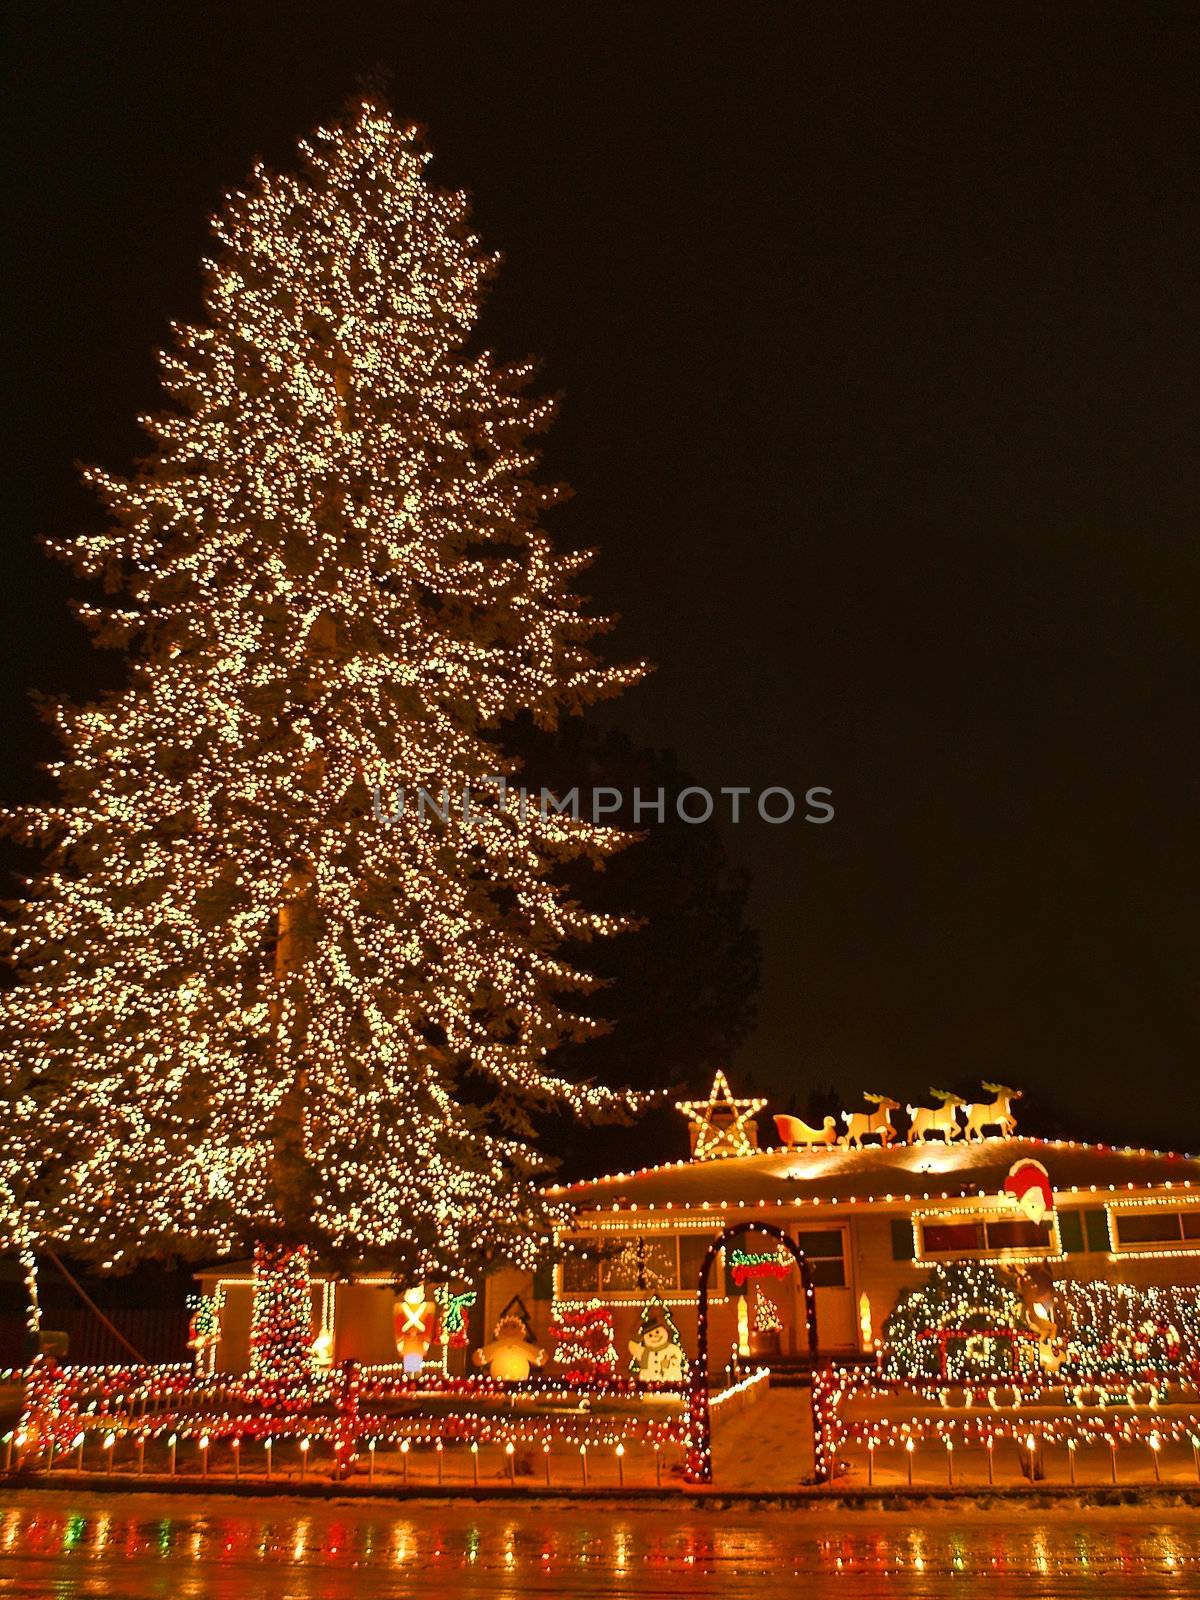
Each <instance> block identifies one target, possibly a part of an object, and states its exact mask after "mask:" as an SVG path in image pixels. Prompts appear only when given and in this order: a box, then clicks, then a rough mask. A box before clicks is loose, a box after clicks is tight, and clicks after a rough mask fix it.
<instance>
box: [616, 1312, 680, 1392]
mask: <svg viewBox="0 0 1200 1600" xmlns="http://www.w3.org/2000/svg"><path fill="white" fill-rule="evenodd" d="M629 1356H630V1361H629V1370H630V1372H632V1373H633V1375H634V1377H635V1378H640V1379H641V1380H642V1382H643V1383H683V1382H684V1381H685V1379H686V1378H687V1375H688V1361H687V1357H686V1356H685V1355H684V1353H683V1341H682V1340H681V1339H680V1337H679V1329H678V1328H677V1327H676V1326H675V1323H674V1321H673V1320H672V1317H671V1313H670V1312H669V1311H668V1310H667V1308H666V1306H665V1305H663V1303H662V1301H661V1300H660V1299H659V1298H658V1297H657V1295H656V1296H655V1297H654V1299H653V1300H651V1301H650V1302H649V1304H647V1305H646V1306H645V1307H644V1308H643V1310H642V1317H641V1324H640V1326H639V1328H638V1331H637V1337H636V1338H634V1339H631V1340H630V1341H629Z"/></svg>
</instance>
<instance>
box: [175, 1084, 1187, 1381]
mask: <svg viewBox="0 0 1200 1600" xmlns="http://www.w3.org/2000/svg"><path fill="white" fill-rule="evenodd" d="M879 1103H880V1104H881V1105H883V1107H884V1109H883V1110H882V1112H873V1113H856V1114H855V1115H854V1116H853V1117H847V1118H845V1119H844V1120H845V1122H846V1124H847V1134H844V1135H843V1136H842V1142H833V1140H835V1139H836V1137H837V1136H836V1133H835V1131H834V1129H833V1128H832V1126H831V1125H830V1126H827V1127H826V1128H825V1129H823V1130H819V1129H808V1130H806V1132H807V1133H808V1134H810V1135H812V1136H813V1139H814V1141H816V1142H813V1143H812V1144H810V1145H808V1146H807V1147H804V1148H787V1147H783V1148H780V1147H776V1148H766V1149H763V1148H759V1147H758V1139H759V1128H758V1124H757V1122H756V1121H755V1116H756V1114H757V1112H758V1111H760V1110H761V1108H762V1105H763V1102H762V1101H757V1100H734V1099H733V1097H732V1095H731V1094H730V1092H729V1087H728V1084H727V1083H726V1082H725V1079H724V1076H723V1075H721V1074H719V1075H718V1080H717V1083H716V1084H715V1085H714V1089H713V1094H712V1095H711V1096H710V1097H709V1099H708V1100H707V1101H695V1102H683V1103H682V1104H681V1107H680V1109H681V1110H683V1111H684V1113H685V1115H686V1116H687V1117H688V1119H689V1123H690V1126H691V1142H692V1155H691V1158H690V1159H687V1160H680V1161H676V1162H669V1163H666V1164H663V1165H660V1166H655V1167H650V1168H645V1169H643V1170H641V1171H638V1172H622V1173H614V1174H611V1175H609V1176H607V1177H602V1178H596V1179H594V1180H591V1181H587V1182H581V1183H574V1184H569V1185H558V1186H554V1187H553V1188H552V1189H551V1190H550V1191H549V1194H550V1196H551V1198H553V1199H554V1200H556V1201H558V1202H560V1203H561V1204H563V1205H564V1206H566V1207H568V1208H569V1209H570V1213H571V1221H570V1224H569V1225H568V1226H566V1227H564V1228H563V1229H562V1230H561V1231H560V1232H559V1234H558V1236H557V1237H556V1240H555V1249H554V1252H553V1261H552V1263H551V1264H548V1265H547V1266H546V1267H545V1268H544V1269H543V1270H542V1271H541V1272H539V1273H537V1274H529V1273H522V1272H518V1271H515V1270H510V1269H504V1270H501V1271H499V1272H496V1273H494V1274H493V1275H491V1276H489V1277H488V1278H486V1279H485V1280H484V1281H483V1282H482V1283H481V1284H479V1285H477V1286H476V1289H477V1291H478V1294H477V1301H476V1304H475V1305H474V1306H473V1307H472V1308H471V1310H470V1312H469V1316H470V1319H471V1327H470V1341H469V1342H472V1343H473V1342H474V1341H475V1340H476V1339H478V1340H480V1341H482V1340H483V1339H485V1338H488V1337H490V1335H491V1330H492V1329H493V1327H494V1326H495V1324H496V1322H497V1321H498V1320H499V1317H500V1313H501V1311H502V1310H503V1309H504V1308H505V1306H506V1305H507V1304H508V1303H510V1302H511V1301H512V1300H513V1298H514V1297H516V1298H517V1299H519V1301H520V1304H521V1306H522V1309H523V1310H524V1311H526V1312H527V1314H528V1318H529V1322H530V1326H531V1330H532V1332H533V1334H534V1337H535V1339H536V1340H537V1341H538V1342H540V1343H542V1344H546V1345H548V1346H550V1347H551V1348H552V1345H553V1327H554V1324H555V1321H556V1318H558V1317H559V1316H561V1314H562V1313H563V1312H564V1311H567V1310H575V1311H579V1310H582V1309H584V1308H586V1307H588V1306H592V1305H599V1306H600V1307H602V1308H605V1309H606V1310H607V1311H608V1312H609V1313H610V1314H611V1319H612V1324H613V1332H614V1342H615V1346H616V1350H617V1352H618V1353H621V1352H624V1351H625V1349H626V1348H627V1345H628V1343H629V1341H630V1340H631V1339H632V1338H633V1336H634V1334H635V1332H636V1330H637V1328H638V1325H639V1321H640V1318H641V1314H642V1310H643V1308H644V1307H645V1305H646V1303H647V1301H648V1300H649V1299H650V1297H651V1296H657V1297H658V1298H659V1299H660V1300H661V1301H662V1302H663V1303H664V1305H665V1306H666V1308H667V1310H668V1311H669V1313H670V1315H671V1317H672V1318H673V1320H674V1322H675V1324H676V1326H677V1327H678V1329H679V1332H680V1335H681V1336H682V1339H683V1344H684V1347H685V1349H686V1350H688V1351H692V1350H694V1349H695V1347H696V1331H697V1314H698V1300H699V1291H698V1275H699V1271H700V1266H701V1263H702V1261H703V1259H704V1256H705V1253H706V1252H707V1250H708V1248H709V1246H710V1244H712V1242H713V1241H714V1240H715V1239H716V1238H717V1237H718V1236H719V1235H720V1234H722V1233H723V1232H724V1231H725V1230H727V1229H730V1228H734V1227H739V1228H745V1229H746V1230H747V1232H746V1233H745V1235H744V1236H743V1237H742V1238H740V1239H737V1240H730V1241H729V1245H728V1248H727V1249H725V1250H724V1251H723V1252H722V1253H721V1256H720V1257H719V1258H718V1260H717V1265H716V1270H715V1271H714V1272H713V1273H712V1275H711V1283H710V1299H709V1351H710V1364H712V1365H713V1366H716V1367H721V1366H723V1365H724V1364H725V1363H726V1361H727V1360H728V1359H729V1355H730V1352H731V1350H732V1349H734V1348H737V1347H740V1348H741V1349H742V1350H743V1351H745V1350H746V1349H747V1348H748V1340H749V1342H750V1343H752V1344H754V1345H755V1347H756V1348H762V1347H763V1342H762V1338H761V1337H757V1336H756V1335H757V1334H759V1333H760V1332H761V1330H763V1329H767V1330H769V1333H768V1335H767V1337H768V1338H769V1344H768V1345H767V1346H766V1348H770V1349H772V1350H773V1349H775V1348H777V1349H778V1350H779V1353H780V1354H781V1355H783V1356H787V1355H789V1354H790V1355H794V1356H796V1357H803V1356H806V1355H807V1354H809V1350H808V1339H807V1323H806V1316H805V1309H806V1308H805V1300H804V1292H803V1287H802V1284H801V1282H800V1278H799V1274H798V1273H797V1272H796V1271H794V1270H791V1268H790V1265H789V1259H787V1258H785V1256H783V1255H781V1254H780V1245H779V1241H778V1239H777V1238H775V1237H774V1236H772V1235H770V1234H767V1233H758V1234H756V1233H755V1231H754V1230H755V1227H756V1225H759V1224H762V1225H767V1226H770V1227H772V1228H775V1229H778V1230H781V1231H782V1232H783V1233H784V1234H786V1236H787V1237H788V1238H789V1239H790V1240H791V1241H793V1243H794V1244H795V1245H796V1246H798V1248H799V1249H800V1250H801V1251H802V1252H803V1254H804V1256H805V1258H806V1260H807V1262H808V1264H809V1269H810V1272H811V1278H812V1284H813V1297H814V1303H815V1311H816V1328H817V1341H818V1347H819V1349H820V1351H821V1352H822V1353H825V1354H831V1355H838V1356H847V1355H851V1354H853V1353H855V1352H864V1351H868V1350H871V1349H872V1348H873V1346H874V1340H875V1338H876V1337H877V1336H878V1334H879V1332H880V1330H881V1328H882V1326H883V1323H884V1321H885V1319H886V1318H887V1316H888V1314H889V1313H890V1311H891V1310H892V1308H893V1306H894V1305H895V1304H896V1301H897V1299H898V1298H899V1296H900V1295H901V1293H902V1292H903V1291H904V1290H905V1289H907V1288H909V1287H911V1286H913V1285H918V1284H920V1283H921V1282H922V1279H923V1275H925V1274H927V1272H928V1269H929V1267H930V1266H931V1265H932V1264H933V1263H935V1262H955V1261H976V1262H989V1263H996V1264H1001V1265H1003V1264H1020V1265H1021V1266H1023V1267H1025V1268H1029V1267H1031V1266H1034V1265H1039V1266H1041V1267H1042V1268H1043V1269H1045V1270H1046V1271H1048V1273H1049V1274H1050V1276H1051V1277H1052V1278H1054V1279H1062V1278H1071V1279H1095V1278H1103V1279H1106V1280H1108V1281H1110V1282H1116V1283H1129V1284H1137V1285H1152V1284H1176V1285H1189V1286H1200V1159H1198V1158H1197V1157H1194V1156H1185V1155H1176V1154H1171V1153H1164V1152H1160V1151H1151V1150H1133V1149H1124V1148H1115V1147H1112V1146H1109V1145H1100V1144H1085V1143H1080V1142H1077V1141H1074V1140H1054V1139H1038V1138H1032V1137H1026V1136H1024V1135H1012V1136H1008V1137H1005V1136H1001V1135H994V1136H991V1137H986V1136H981V1135H980V1130H979V1129H978V1128H977V1129H976V1130H975V1132H976V1134H977V1136H976V1137H973V1138H970V1139H968V1138H967V1136H966V1131H965V1129H964V1128H963V1127H962V1126H961V1125H957V1124H956V1126H957V1133H956V1135H955V1136H952V1137H951V1138H950V1139H949V1140H948V1141H947V1140H946V1139H945V1137H944V1135H945V1132H946V1129H947V1127H948V1122H955V1118H954V1114H953V1111H952V1110H951V1111H950V1113H949V1118H948V1120H947V1114H946V1113H945V1112H944V1111H937V1112H935V1113H931V1116H932V1117H933V1119H934V1120H933V1122H932V1123H929V1124H928V1127H927V1131H926V1132H925V1133H924V1135H923V1136H922V1137H921V1138H919V1139H917V1141H916V1142H913V1143H911V1144H910V1143H902V1142H900V1140H899V1138H898V1137H896V1136H895V1130H894V1129H892V1128H891V1124H890V1123H888V1121H887V1119H888V1116H889V1110H888V1108H891V1109H898V1108H897V1107H896V1103H895V1102H891V1101H884V1100H883V1099H882V1097H880V1100H879ZM881 1117H882V1119H883V1122H884V1123H885V1124H887V1128H888V1129H890V1133H885V1132H883V1131H881V1129H880V1128H879V1127H876V1128H875V1129H874V1130H873V1131H872V1130H870V1129H867V1128H866V1127H865V1126H864V1124H865V1123H866V1122H867V1121H871V1120H873V1121H875V1122H877V1123H878V1122H879V1119H880V1118H881ZM779 1120H780V1123H781V1124H784V1125H786V1123H787V1121H788V1119H779ZM976 1120H977V1121H978V1119H976ZM765 1121H766V1119H764V1122H765ZM926 1122H927V1123H928V1119H926ZM801 1126H803V1125H801ZM939 1129H940V1130H941V1131H940V1132H939ZM681 1131H682V1130H681ZM930 1134H932V1135H933V1136H932V1137H930ZM847 1135H849V1136H850V1137H852V1138H855V1143H854V1145H850V1144H848V1143H847V1142H845V1141H846V1138H847ZM856 1135H857V1137H856ZM884 1137H887V1138H888V1142H887V1143H875V1142H867V1141H869V1140H873V1139H876V1138H884ZM1029 1163H1036V1164H1037V1169H1039V1171H1040V1170H1041V1169H1044V1179H1041V1178H1039V1183H1040V1185H1041V1187H1042V1189H1043V1190H1044V1192H1045V1202H1046V1203H1045V1207H1044V1214H1039V1213H1040V1212H1041V1208H1040V1207H1037V1206H1034V1207H1029V1208H1025V1209H1023V1208H1022V1205H1021V1203H1020V1201H1019V1200H1018V1199H1017V1198H1015V1196H1014V1194H1013V1193H1011V1192H1007V1191H1006V1184H1010V1182H1011V1179H1010V1175H1011V1174H1012V1173H1013V1172H1014V1169H1022V1168H1024V1167H1027V1165H1028V1164H1029ZM735 1251H737V1252H739V1254H738V1255H737V1256H735V1255H734V1252H735ZM735 1267H736V1268H738V1269H739V1270H738V1271H736V1272H735V1271H734V1270H733V1269H734V1268H735ZM747 1268H748V1269H749V1270H747ZM203 1278H204V1282H203V1287H204V1289H205V1291H206V1293H208V1294H209V1295H213V1294H216V1293H218V1292H219V1293H220V1295H221V1297H222V1301H223V1310H222V1333H221V1344H220V1346H219V1347H216V1348H214V1350H213V1352H212V1356H211V1359H212V1361H213V1362H214V1363H215V1365H216V1366H217V1367H218V1368H220V1369H222V1370H232V1371H238V1370H242V1369H243V1368H244V1366H245V1365H246V1363H247V1360H248V1349H249V1322H250V1303H251V1294H252V1278H251V1276H250V1274H249V1271H248V1270H244V1271H241V1272H239V1271H237V1270H236V1269H224V1270H223V1271H220V1272H218V1271H212V1272H209V1273H206V1274H204V1275H203ZM739 1278H740V1279H741V1280H742V1281H741V1282H740V1283H739V1282H738V1281H736V1280H737V1279H739ZM747 1286H748V1287H747ZM403 1287H404V1285H402V1284H398V1283H395V1282H394V1281H393V1280H390V1279H388V1278H387V1276H386V1275H384V1274H373V1275H371V1276H370V1277H364V1278H360V1279H357V1280H355V1281H354V1282H337V1281H335V1280H334V1279H333V1278H332V1277H330V1276H327V1275H321V1274H314V1278H313V1328H314V1339H315V1338H316V1337H317V1336H318V1334H322V1333H323V1334H324V1335H325V1339H324V1349H325V1351H326V1353H327V1355H328V1356H329V1357H330V1358H331V1359H333V1360H344V1359H347V1358H352V1359H356V1360H360V1361H363V1362H368V1363H386V1362H394V1361H395V1360H396V1359H397V1357H396V1350H395V1344H394V1341H393V1338H392V1326H393V1322H392V1319H393V1307H394V1301H395V1296H396V1293H397V1291H398V1290H399V1289H402V1288H403ZM743 1289H745V1290H746V1292H744V1293H743V1292H741V1291H742V1290H743ZM443 1292H444V1291H443ZM752 1308H753V1309H752ZM431 1358H433V1359H435V1360H437V1361H438V1364H439V1365H441V1366H442V1367H443V1368H445V1367H446V1366H447V1365H448V1366H449V1368H450V1370H463V1366H464V1363H465V1359H466V1358H465V1356H464V1355H463V1354H462V1353H461V1351H456V1352H451V1353H450V1355H449V1357H448V1356H447V1352H446V1351H445V1349H444V1348H442V1347H440V1346H437V1345H435V1346H434V1347H433V1349H432V1350H431ZM623 1369H624V1363H623V1361H622V1362H621V1367H620V1370H623Z"/></svg>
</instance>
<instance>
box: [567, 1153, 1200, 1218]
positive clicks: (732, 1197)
mask: <svg viewBox="0 0 1200 1600" xmlns="http://www.w3.org/2000/svg"><path fill="white" fill-rule="evenodd" d="M1023 1157H1031V1158H1032V1159H1033V1160H1035V1161H1040V1162H1041V1163H1042V1165H1043V1166H1044V1167H1045V1168H1046V1169H1047V1171H1048V1172H1049V1174H1050V1181H1051V1184H1052V1185H1053V1187H1054V1189H1055V1191H1056V1193H1059V1194H1068V1193H1070V1192H1072V1191H1079V1192H1080V1193H1082V1194H1087V1193H1090V1192H1092V1191H1093V1190H1095V1191H1096V1192H1097V1194H1103V1195H1104V1196H1105V1197H1106V1198H1107V1197H1108V1196H1109V1195H1110V1193H1113V1194H1115V1192H1116V1191H1119V1190H1123V1189H1132V1190H1135V1191H1142V1190H1146V1189H1159V1188H1171V1189H1176V1190H1184V1191H1188V1190H1192V1191H1195V1193H1196V1195H1197V1197H1198V1198H1200V1158H1197V1157H1195V1156H1185V1155H1175V1154H1173V1153H1169V1152H1163V1151H1158V1150H1131V1149H1125V1148H1115V1147H1113V1146H1111V1145H1102V1144H1081V1143H1078V1142H1077V1141H1075V1140H1065V1139H1028V1138H1025V1139H1022V1138H1016V1139H1000V1138H994V1139H984V1140H982V1141H974V1142H972V1143H971V1144H967V1143H966V1142H965V1141H963V1142H959V1143H955V1144H949V1145H947V1144H941V1143H936V1144H935V1143H929V1144H914V1145H905V1144H894V1145H891V1146H890V1147H888V1148H886V1149H885V1148H883V1147H882V1146H879V1145H868V1146H866V1148H865V1149H862V1150H847V1149H845V1148H843V1147H841V1146H835V1147H832V1148H831V1147H829V1146H818V1147H817V1148H816V1149H812V1150H803V1149H801V1150H767V1151H756V1152H755V1153H754V1154H752V1155H746V1156H727V1157H724V1158H722V1159H719V1160H711V1161H676V1162H671V1163H669V1164H667V1165H664V1166H657V1167H647V1168H643V1169H642V1170H641V1171H640V1172H618V1173H613V1174H611V1175H610V1176H608V1177H604V1178H595V1179H592V1180H590V1181H587V1182H582V1183H572V1184H563V1185H555V1186H554V1187H553V1188H551V1189H550V1190H549V1193H550V1194H552V1195H553V1196H555V1197H556V1198H560V1199H565V1200H568V1201H570V1202H571V1203H572V1204H574V1205H575V1206H576V1207H578V1208H579V1209H580V1210H581V1211H586V1210H597V1211H610V1210H616V1209H626V1208H629V1207H632V1206H647V1207H656V1208H657V1207H668V1206H669V1207H671V1208H673V1209H682V1208H693V1209H702V1208H704V1207H705V1206H711V1207H722V1206H731V1205H733V1206H747V1205H755V1206H757V1205H763V1206H787V1205H804V1204H806V1203H812V1202H817V1201H821V1202H823V1203H825V1204H827V1205H852V1204H856V1203H858V1202H861V1201H867V1202H871V1201H875V1202H880V1201H889V1200H890V1201H896V1202H904V1201H914V1200H938V1199H951V1198H956V1197H959V1196H963V1195H979V1194H983V1195H995V1194H998V1193H999V1191H1000V1190H1001V1189H1002V1188H1003V1187H1004V1180H1005V1178H1006V1177H1007V1175H1008V1172H1009V1169H1010V1168H1011V1167H1012V1165H1013V1163H1014V1162H1015V1161H1019V1160H1021V1159H1022V1158H1023Z"/></svg>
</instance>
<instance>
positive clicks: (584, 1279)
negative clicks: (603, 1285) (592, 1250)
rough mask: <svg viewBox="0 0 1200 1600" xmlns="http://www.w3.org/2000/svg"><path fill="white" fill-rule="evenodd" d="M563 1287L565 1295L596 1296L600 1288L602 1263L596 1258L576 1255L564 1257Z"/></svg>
mask: <svg viewBox="0 0 1200 1600" xmlns="http://www.w3.org/2000/svg"><path fill="white" fill-rule="evenodd" d="M562 1287H563V1293H564V1294H570V1295H588V1296H591V1295H594V1294H595V1293H596V1292H597V1290H598V1289H599V1288H600V1263H599V1261H598V1260H597V1259H596V1257H595V1256H591V1255H589V1256H582V1255H576V1254H574V1253H572V1254H571V1255H567V1256H564V1257H563V1264H562Z"/></svg>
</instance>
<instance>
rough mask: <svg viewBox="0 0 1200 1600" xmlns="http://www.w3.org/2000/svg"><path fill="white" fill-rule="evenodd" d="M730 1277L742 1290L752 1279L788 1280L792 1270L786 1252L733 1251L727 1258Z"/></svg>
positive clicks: (790, 1261) (789, 1258)
mask: <svg viewBox="0 0 1200 1600" xmlns="http://www.w3.org/2000/svg"><path fill="white" fill-rule="evenodd" d="M726 1262H727V1265H728V1268H729V1276H730V1277H731V1278H732V1279H733V1281H734V1283H735V1284H736V1285H737V1287H738V1288H739V1289H740V1288H742V1286H743V1285H744V1284H746V1283H747V1282H749V1280H750V1279H751V1278H786V1277H787V1275H788V1274H789V1273H790V1272H791V1270H792V1260H791V1257H790V1256H789V1255H788V1254H787V1252H786V1251H784V1250H739V1249H736V1248H735V1249H731V1250H730V1251H729V1252H728V1255H727V1257H726Z"/></svg>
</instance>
